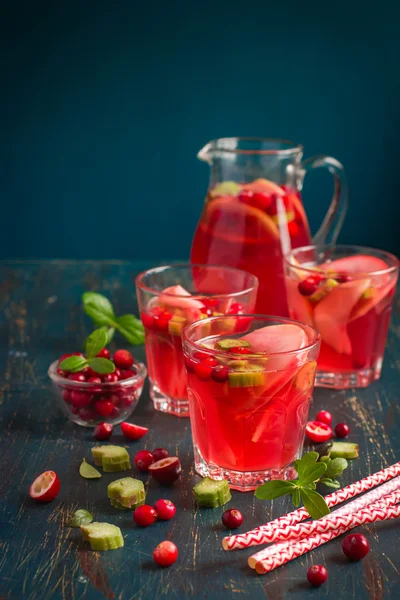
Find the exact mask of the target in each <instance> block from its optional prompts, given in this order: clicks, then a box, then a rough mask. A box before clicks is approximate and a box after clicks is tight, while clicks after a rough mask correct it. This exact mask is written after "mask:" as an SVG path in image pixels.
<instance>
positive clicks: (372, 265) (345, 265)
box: [318, 254, 388, 275]
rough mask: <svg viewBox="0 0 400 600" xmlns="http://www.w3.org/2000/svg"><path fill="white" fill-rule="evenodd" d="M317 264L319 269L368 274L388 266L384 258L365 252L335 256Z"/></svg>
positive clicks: (385, 268)
mask: <svg viewBox="0 0 400 600" xmlns="http://www.w3.org/2000/svg"><path fill="white" fill-rule="evenodd" d="M318 266H319V268H320V269H323V270H326V271H332V272H336V273H342V274H345V275H361V274H363V273H365V274H366V275H369V274H371V273H373V272H376V271H386V270H387V268H388V265H387V264H386V263H385V261H384V260H382V259H380V258H377V257H376V256H368V255H367V254H359V255H357V256H346V257H344V258H337V259H336V260H332V261H331V262H325V263H323V264H322V265H318Z"/></svg>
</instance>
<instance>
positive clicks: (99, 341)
mask: <svg viewBox="0 0 400 600" xmlns="http://www.w3.org/2000/svg"><path fill="white" fill-rule="evenodd" d="M107 338H108V335H107V332H106V330H105V328H104V327H102V328H101V329H95V330H94V331H93V332H92V333H91V334H90V335H89V337H88V338H87V340H86V343H85V350H86V356H87V357H88V358H93V357H94V356H97V354H98V353H99V352H100V350H103V348H104V346H106V344H107Z"/></svg>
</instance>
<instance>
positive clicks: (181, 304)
mask: <svg viewBox="0 0 400 600" xmlns="http://www.w3.org/2000/svg"><path fill="white" fill-rule="evenodd" d="M158 303H160V304H162V305H164V306H165V307H166V308H167V309H168V310H171V312H174V309H178V310H182V311H183V312H184V314H185V316H186V318H187V320H188V321H195V320H197V319H200V318H201V309H202V308H204V304H203V303H202V302H201V301H200V300H196V299H195V298H192V297H191V294H190V293H189V292H188V291H186V290H185V288H183V287H182V286H181V285H173V286H170V287H167V288H165V290H163V291H162V292H161V294H160V296H159V297H158Z"/></svg>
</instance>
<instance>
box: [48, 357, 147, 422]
mask: <svg viewBox="0 0 400 600" xmlns="http://www.w3.org/2000/svg"><path fill="white" fill-rule="evenodd" d="M57 368H58V360H56V361H54V362H53V363H52V364H51V365H50V367H49V370H48V375H49V377H50V379H51V380H52V383H53V391H54V393H55V395H56V397H57V399H58V402H59V405H60V406H61V409H62V410H63V412H64V413H65V414H66V415H67V417H68V418H69V419H70V420H71V421H73V422H74V423H77V424H78V425H82V426H83V427H95V426H96V425H97V424H98V423H111V424H112V425H116V424H117V423H122V421H125V420H126V419H127V418H128V417H129V416H130V415H131V414H132V412H133V411H134V409H135V408H136V405H137V403H138V401H139V398H140V396H141V393H142V389H143V384H144V380H145V379H146V375H147V369H146V367H145V365H144V364H143V363H135V364H133V365H132V367H130V369H131V370H132V371H134V372H135V373H136V374H135V376H134V377H130V378H129V379H123V380H120V381H116V382H115V383H90V382H87V381H85V382H80V381H72V380H70V379H66V378H65V377H60V375H58V374H57ZM99 401H105V402H111V403H112V404H113V408H112V411H111V412H110V413H109V414H107V412H108V410H109V409H110V405H107V404H106V403H105V402H103V404H102V405H101V409H100V410H101V412H102V414H99V410H98V409H97V410H96V404H97V403H98V402H99ZM99 408H100V407H99Z"/></svg>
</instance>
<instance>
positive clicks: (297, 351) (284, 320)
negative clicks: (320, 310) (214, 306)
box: [182, 313, 322, 361]
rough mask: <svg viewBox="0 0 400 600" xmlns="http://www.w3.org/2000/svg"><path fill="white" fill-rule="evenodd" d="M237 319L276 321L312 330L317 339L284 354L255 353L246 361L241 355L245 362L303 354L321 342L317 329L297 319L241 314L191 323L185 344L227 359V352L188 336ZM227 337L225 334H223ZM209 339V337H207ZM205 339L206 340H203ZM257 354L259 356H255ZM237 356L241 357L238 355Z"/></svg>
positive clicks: (183, 338) (208, 318)
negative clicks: (196, 330)
mask: <svg viewBox="0 0 400 600" xmlns="http://www.w3.org/2000/svg"><path fill="white" fill-rule="evenodd" d="M235 317H239V318H248V317H250V318H252V319H259V320H264V321H276V322H277V324H283V325H285V324H287V325H299V326H300V327H301V328H302V329H303V330H305V329H306V330H310V331H312V332H313V334H314V336H315V339H314V340H313V341H312V342H309V343H308V344H307V345H306V346H304V347H303V348H297V349H294V350H285V351H282V352H255V353H254V356H251V355H249V358H248V359H246V358H245V357H246V355H240V356H242V358H243V359H244V360H250V361H251V360H253V359H256V358H260V357H261V356H265V357H271V358H274V357H281V356H290V355H294V354H295V355H298V354H300V353H302V352H307V351H310V350H312V349H313V348H315V347H316V346H317V345H318V344H319V343H320V342H321V339H322V338H321V334H320V333H319V331H317V329H315V328H314V327H312V326H311V325H307V323H302V322H301V321H296V320H295V319H289V318H287V317H277V316H274V315H263V314H252V313H246V314H240V315H218V316H216V317H207V319H201V320H200V321H195V322H194V323H191V324H190V325H186V327H184V328H183V331H182V340H183V341H184V342H186V343H187V344H189V345H191V346H193V347H194V348H195V349H196V350H199V351H201V352H204V353H207V352H208V353H209V354H210V355H212V356H214V355H217V356H225V357H226V352H222V351H218V350H215V349H214V348H207V347H206V346H202V345H201V343H200V342H197V341H193V340H191V339H189V337H188V334H189V333H190V332H191V331H193V330H194V329H196V328H197V327H201V326H204V325H207V324H208V323H211V322H214V321H219V320H226V319H228V318H235ZM233 334H234V332H233ZM222 335H225V334H222ZM222 335H221V336H217V335H216V336H212V337H222ZM205 337H207V336H205ZM203 339H204V338H203ZM256 354H257V356H255V355H256ZM232 356H234V353H233V352H232ZM235 356H239V355H238V354H237V355H235Z"/></svg>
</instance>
